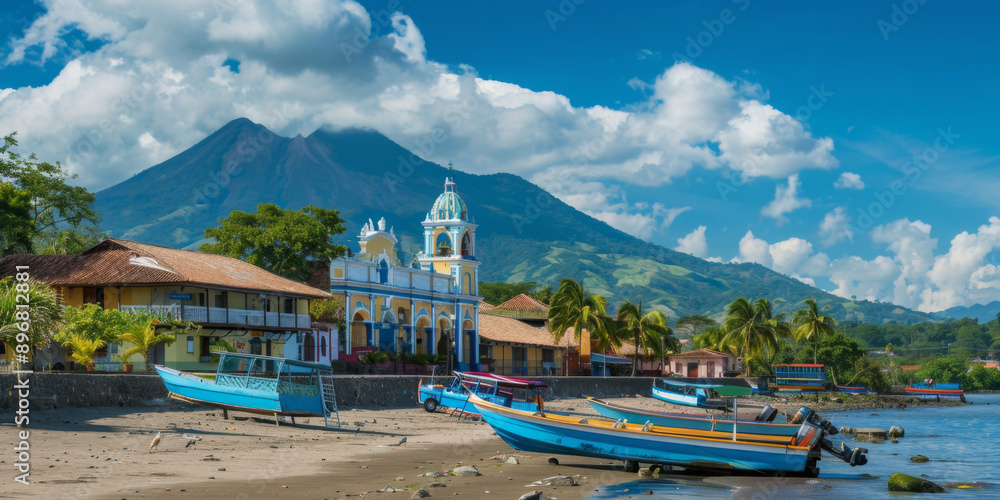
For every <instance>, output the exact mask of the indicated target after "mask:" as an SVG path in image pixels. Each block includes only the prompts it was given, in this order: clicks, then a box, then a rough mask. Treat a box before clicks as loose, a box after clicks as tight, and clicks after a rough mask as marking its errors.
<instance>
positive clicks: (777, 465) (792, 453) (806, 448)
mask: <svg viewBox="0 0 1000 500" xmlns="http://www.w3.org/2000/svg"><path fill="white" fill-rule="evenodd" d="M469 401H470V402H471V403H472V404H473V405H474V406H475V407H476V408H477V410H478V411H479V412H480V413H481V414H482V416H483V419H484V420H486V422H487V423H488V424H490V426H492V427H493V429H494V430H495V431H496V432H497V434H498V435H499V436H500V437H501V438H502V439H503V440H504V441H506V442H507V443H508V444H509V445H511V446H512V447H514V448H516V449H518V450H522V451H529V452H537V453H557V454H564V455H578V456H587V457H596V458H605V459H613V460H624V461H625V462H626V465H627V468H628V469H635V468H637V467H638V464H639V463H652V464H668V465H676V466H680V467H685V468H690V469H701V470H712V471H736V470H739V471H753V472H762V473H775V472H782V473H792V474H804V475H811V476H815V475H816V474H818V473H819V469H818V468H817V466H816V463H817V461H819V460H820V458H821V456H820V455H821V450H827V451H828V452H830V453H831V454H833V455H834V456H837V457H838V458H841V459H843V460H845V461H847V462H848V463H850V464H851V465H864V464H865V463H867V458H866V457H865V455H864V453H866V451H867V450H864V449H862V448H855V449H853V450H852V449H849V448H847V447H846V446H844V445H843V444H842V445H841V448H840V449H839V450H838V449H836V448H834V447H833V445H832V443H830V441H829V440H828V439H826V438H825V437H824V434H825V429H827V428H829V427H831V426H830V424H829V422H826V421H825V420H823V419H821V418H819V417H818V416H817V415H815V413H813V412H812V411H811V410H808V409H807V408H803V409H801V410H800V413H801V414H802V415H803V418H804V421H803V422H802V424H801V425H800V426H799V430H798V432H797V433H796V435H795V436H767V435H761V434H746V433H741V432H738V431H737V432H736V433H727V432H718V431H701V430H692V429H679V428H674V427H661V426H657V425H655V424H653V423H652V422H646V423H645V424H640V423H628V422H627V421H625V420H624V419H622V420H618V421H616V422H610V421H599V420H594V421H590V420H588V419H586V418H582V419H581V418H580V417H579V416H564V415H555V414H545V413H542V412H534V413H532V412H525V411H520V410H514V409H511V408H505V407H503V406H500V405H496V404H493V403H490V402H488V401H484V400H482V399H480V398H478V397H476V396H474V395H473V396H470V397H469Z"/></svg>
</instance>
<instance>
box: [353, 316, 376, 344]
mask: <svg viewBox="0 0 1000 500" xmlns="http://www.w3.org/2000/svg"><path fill="white" fill-rule="evenodd" d="M371 326H372V325H371V323H369V322H368V312H367V311H364V310H361V311H358V312H356V313H354V317H353V318H351V324H350V326H349V328H350V330H351V332H350V336H351V347H352V348H356V347H367V346H368V337H369V330H370V329H371Z"/></svg>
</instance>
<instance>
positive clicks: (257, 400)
mask: <svg viewBox="0 0 1000 500" xmlns="http://www.w3.org/2000/svg"><path fill="white" fill-rule="evenodd" d="M156 372H157V373H158V374H159V375H160V378H161V379H162V380H163V384H164V385H165V386H166V387H167V391H168V393H169V396H170V397H171V398H173V399H177V400H180V401H185V402H188V403H193V404H197V405H201V406H210V407H213V408H223V409H230V410H234V411H244V412H248V413H258V414H261V415H288V416H314V415H315V416H323V414H324V413H323V404H322V401H321V400H320V398H319V396H318V395H316V396H301V395H293V394H283V393H278V392H276V391H274V390H260V389H252V388H245V387H233V386H226V385H220V384H217V383H216V382H215V381H212V380H207V379H203V378H201V377H197V376H194V375H190V374H187V373H183V372H180V371H178V370H175V369H173V368H167V367H164V366H156Z"/></svg>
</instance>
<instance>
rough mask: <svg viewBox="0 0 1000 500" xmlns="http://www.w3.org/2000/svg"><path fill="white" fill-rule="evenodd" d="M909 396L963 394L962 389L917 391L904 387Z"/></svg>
mask: <svg viewBox="0 0 1000 500" xmlns="http://www.w3.org/2000/svg"><path fill="white" fill-rule="evenodd" d="M904 390H905V391H906V392H907V393H909V394H925V395H931V396H933V395H935V394H940V395H942V396H961V395H963V394H965V391H963V390H962V389H918V388H915V387H906V388H905V389H904Z"/></svg>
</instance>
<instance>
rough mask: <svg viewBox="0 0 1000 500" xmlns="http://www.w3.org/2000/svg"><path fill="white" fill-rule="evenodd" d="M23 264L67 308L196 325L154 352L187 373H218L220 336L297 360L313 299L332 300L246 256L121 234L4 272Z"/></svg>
mask: <svg viewBox="0 0 1000 500" xmlns="http://www.w3.org/2000/svg"><path fill="white" fill-rule="evenodd" d="M16 266H27V268H28V269H29V272H30V275H31V277H32V278H34V279H36V280H39V281H42V282H45V283H47V284H49V285H50V286H52V287H53V288H55V289H56V291H57V292H58V293H59V295H60V297H61V299H62V301H63V302H64V303H65V304H66V305H72V306H76V307H82V306H83V305H84V304H99V305H101V306H102V307H104V308H105V309H120V310H126V311H127V310H144V311H151V312H155V313H162V314H167V315H170V316H172V317H174V318H177V319H182V320H186V321H193V322H195V323H196V324H198V325H199V326H201V330H200V331H198V332H197V333H192V334H187V335H185V337H186V338H178V339H177V340H178V341H177V342H174V343H173V344H172V345H170V346H165V345H163V344H160V345H158V346H156V347H155V348H153V352H152V353H151V355H150V359H149V361H150V363H157V364H165V365H167V366H170V367H172V368H177V369H181V370H214V369H215V365H214V364H213V363H211V354H210V347H211V345H212V344H213V343H214V339H216V338H220V337H221V338H226V339H227V340H229V341H231V342H232V343H233V344H234V345H235V346H236V348H237V351H239V352H247V353H253V354H265V355H271V356H287V357H290V358H297V357H299V353H298V352H285V351H286V350H285V344H286V342H289V341H292V342H295V341H296V340H297V337H298V335H299V334H301V333H306V332H310V331H311V329H310V320H309V301H310V300H313V299H322V298H327V297H330V294H329V293H327V292H324V291H322V290H319V289H317V288H313V287H310V286H308V285H305V284H303V283H299V282H297V281H292V280H289V279H286V278H283V277H281V276H278V275H276V274H273V273H270V272H268V271H266V270H264V269H261V268H259V267H257V266H254V265H252V264H248V263H246V262H244V261H242V260H239V259H233V258H230V257H223V256H221V255H212V254H206V253H201V252H193V251H189V250H178V249H174V248H166V247H159V246H154V245H147V244H144V243H137V242H134V241H127V240H119V239H106V240H104V241H102V242H101V243H99V244H97V245H96V246H94V247H93V248H91V249H89V250H87V251H86V252H83V253H82V254H79V255H11V256H7V257H4V258H3V259H0V277H2V276H7V275H12V274H13V272H14V269H15V268H16ZM295 345H296V346H297V344H295ZM119 347H120V346H110V348H109V349H108V351H107V352H105V353H104V355H105V356H110V355H112V354H114V353H116V352H118V348H119ZM297 349H298V348H297V347H296V350H297ZM50 361H51V363H53V364H54V363H55V362H57V361H59V360H50ZM132 361H133V362H134V361H136V358H133V359H132Z"/></svg>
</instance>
